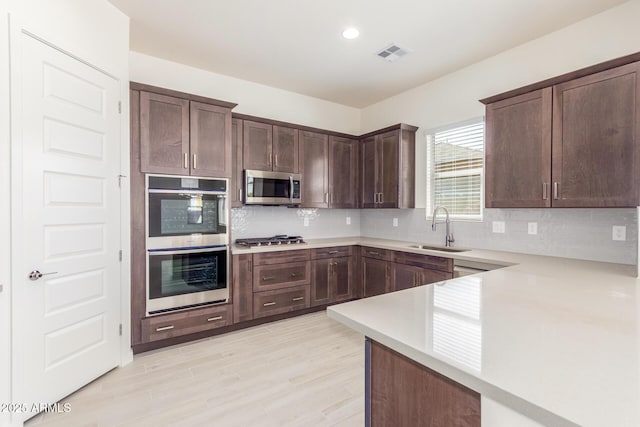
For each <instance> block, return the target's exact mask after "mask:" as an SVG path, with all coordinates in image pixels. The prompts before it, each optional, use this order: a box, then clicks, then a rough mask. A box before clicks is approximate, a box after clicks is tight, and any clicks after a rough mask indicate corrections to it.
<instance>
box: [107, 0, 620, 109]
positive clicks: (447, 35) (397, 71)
mask: <svg viewBox="0 0 640 427" xmlns="http://www.w3.org/2000/svg"><path fill="white" fill-rule="evenodd" d="M110 1H111V3H113V4H114V5H115V6H117V7H118V8H119V9H121V10H122V11H123V12H124V13H126V14H127V15H128V16H130V17H131V49H132V50H134V51H137V52H141V53H145V54H148V55H152V56H157V57H160V58H164V59H168V60H171V61H175V62H179V63H183V64H187V65H191V66H193V67H197V68H202V69H205V70H209V71H213V72H215V73H219V74H225V75H229V76H233V77H237V78H240V79H243V80H250V81H253V82H257V83H262V84H265V85H268V86H272V87H277V88H281V89H286V90H289V91H293V92H297V93H301V94H304V95H309V96H313V97H316V98H321V99H325V100H328V101H333V102H337V103H339V104H344V105H349V106H353V107H358V108H362V107H365V106H367V105H370V104H373V103H376V102H378V101H381V100H383V99H385V98H388V97H390V96H393V95H395V94H397V93H400V92H403V91H405V90H407V89H410V88H413V87H416V86H418V85H420V84H423V83H426V82H428V81H430V80H434V79H436V78H438V77H440V76H442V75H445V74H447V73H450V72H452V71H455V70H457V69H460V68H462V67H465V66H467V65H470V64H472V63H474V62H477V61H479V60H481V59H484V58H487V57H490V56H492V55H495V54H497V53H499V52H502V51H504V50H507V49H509V48H512V47H514V46H517V45H519V44H522V43H524V42H527V41H529V40H532V39H535V38H537V37H540V36H542V35H544V34H547V33H549V32H552V31H554V30H557V29H560V28H562V27H565V26H567V25H569V24H572V23H574V22H577V21H579V20H582V19H584V18H586V17H588V16H591V15H594V14H596V13H599V12H601V11H603V10H605V9H608V8H611V7H613V6H615V5H617V4H620V3H624V0H562V1H559V0H518V1H513V0H483V1H479V0H438V1H436V0H393V1H391V0H188V1H178V0H110ZM352 25H353V26H356V27H357V28H358V29H359V30H360V37H359V38H357V39H355V40H346V39H344V38H343V37H342V35H341V33H342V31H343V29H345V28H346V27H348V26H352ZM391 43H396V44H398V45H400V46H401V47H404V48H408V49H410V50H411V53H410V54H409V55H407V56H405V57H403V58H401V59H400V60H398V61H397V62H393V63H391V62H386V61H384V60H382V59H380V58H378V57H377V56H376V55H375V53H376V52H377V51H379V50H380V49H382V48H385V47H387V46H388V45H389V44H391Z"/></svg>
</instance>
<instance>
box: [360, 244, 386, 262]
mask: <svg viewBox="0 0 640 427" xmlns="http://www.w3.org/2000/svg"><path fill="white" fill-rule="evenodd" d="M360 255H361V256H363V257H366V258H375V259H382V260H385V261H391V259H392V258H393V251H388V250H386V249H378V248H370V247H368V246H362V248H361V249H360Z"/></svg>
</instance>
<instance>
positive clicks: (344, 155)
mask: <svg viewBox="0 0 640 427" xmlns="http://www.w3.org/2000/svg"><path fill="white" fill-rule="evenodd" d="M357 179H358V145H357V141H355V140H352V139H346V138H338V137H335V136H332V137H330V138H329V194H330V197H329V203H330V206H331V207H332V208H342V209H355V208H357V207H358V203H357V194H358V181H357Z"/></svg>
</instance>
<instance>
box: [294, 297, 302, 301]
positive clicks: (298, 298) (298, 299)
mask: <svg viewBox="0 0 640 427" xmlns="http://www.w3.org/2000/svg"><path fill="white" fill-rule="evenodd" d="M303 299H304V297H295V298H292V299H291V301H302V300H303Z"/></svg>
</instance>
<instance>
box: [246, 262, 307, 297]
mask: <svg viewBox="0 0 640 427" xmlns="http://www.w3.org/2000/svg"><path fill="white" fill-rule="evenodd" d="M308 284H309V261H303V262H290V263H287V264H276V265H258V266H254V267H253V291H254V292H261V291H268V290H272V289H281V288H288V287H291V286H298V285H308Z"/></svg>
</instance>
